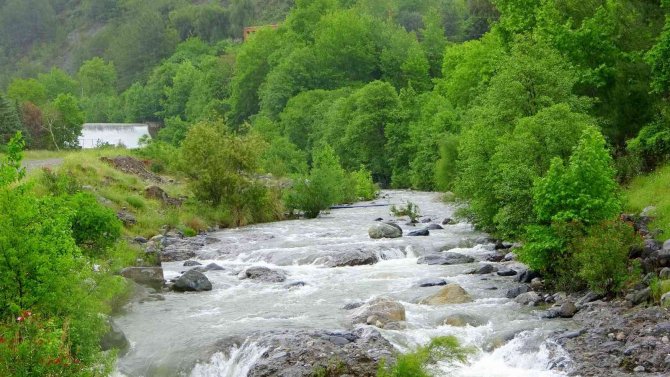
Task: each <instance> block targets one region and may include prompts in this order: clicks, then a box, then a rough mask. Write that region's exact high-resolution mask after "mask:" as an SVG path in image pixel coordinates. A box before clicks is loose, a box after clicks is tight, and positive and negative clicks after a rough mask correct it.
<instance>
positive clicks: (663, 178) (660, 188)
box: [623, 164, 670, 235]
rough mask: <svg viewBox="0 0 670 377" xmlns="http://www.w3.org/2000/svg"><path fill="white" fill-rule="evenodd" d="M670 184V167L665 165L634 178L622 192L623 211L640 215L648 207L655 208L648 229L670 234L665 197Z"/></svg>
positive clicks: (669, 209)
mask: <svg viewBox="0 0 670 377" xmlns="http://www.w3.org/2000/svg"><path fill="white" fill-rule="evenodd" d="M668 182H670V166H668V165H667V164H666V165H664V166H661V167H659V168H658V169H657V170H656V171H654V172H651V173H648V174H646V175H643V176H639V177H636V178H634V179H633V180H632V181H631V182H630V183H629V184H628V187H626V188H625V190H624V195H623V196H624V198H625V201H624V202H625V207H626V208H625V210H626V212H631V213H640V212H642V210H643V209H644V208H646V207H648V206H654V207H656V211H654V212H655V214H654V220H653V221H652V222H651V223H650V224H649V226H650V229H661V230H662V231H663V233H662V234H664V235H665V234H670V197H669V196H668V195H666V192H667V190H668Z"/></svg>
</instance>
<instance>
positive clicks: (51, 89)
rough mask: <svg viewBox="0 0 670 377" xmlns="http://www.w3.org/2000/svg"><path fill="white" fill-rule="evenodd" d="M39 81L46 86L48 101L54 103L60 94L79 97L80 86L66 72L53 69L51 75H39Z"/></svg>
mask: <svg viewBox="0 0 670 377" xmlns="http://www.w3.org/2000/svg"><path fill="white" fill-rule="evenodd" d="M37 81H39V82H40V83H41V84H42V85H44V89H45V94H46V97H47V100H50V101H53V100H54V99H56V97H58V95H59V94H72V95H73V96H75V97H76V96H78V95H79V92H80V91H79V90H77V88H79V84H78V83H77V81H76V80H75V79H73V78H72V77H70V75H68V74H67V73H66V72H65V71H63V70H61V69H59V68H57V67H53V68H51V70H50V71H49V73H40V74H39V75H37Z"/></svg>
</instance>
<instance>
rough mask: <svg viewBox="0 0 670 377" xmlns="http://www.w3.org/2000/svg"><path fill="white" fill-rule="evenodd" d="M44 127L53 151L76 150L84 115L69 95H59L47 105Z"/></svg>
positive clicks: (73, 98) (77, 103)
mask: <svg viewBox="0 0 670 377" xmlns="http://www.w3.org/2000/svg"><path fill="white" fill-rule="evenodd" d="M44 125H45V128H46V129H47V132H48V135H49V136H48V137H49V139H50V140H51V146H52V147H54V148H55V149H58V150H60V149H62V148H64V149H68V148H76V147H77V146H78V145H79V141H78V138H79V135H81V130H82V126H83V125H84V113H83V111H81V108H80V107H79V102H78V101H77V99H76V98H75V97H74V96H72V95H71V94H61V95H59V96H58V97H56V99H55V100H54V101H53V102H52V103H50V104H48V105H47V108H46V111H45V114H44Z"/></svg>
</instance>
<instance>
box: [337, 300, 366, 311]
mask: <svg viewBox="0 0 670 377" xmlns="http://www.w3.org/2000/svg"><path fill="white" fill-rule="evenodd" d="M363 305H365V303H364V302H362V301H361V302H350V303H348V304H346V305H344V306H343V307H342V309H344V310H353V309H356V308H360V307H361V306H363Z"/></svg>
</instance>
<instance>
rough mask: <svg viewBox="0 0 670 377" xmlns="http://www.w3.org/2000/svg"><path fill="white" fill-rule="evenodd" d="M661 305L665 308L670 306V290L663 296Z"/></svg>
mask: <svg viewBox="0 0 670 377" xmlns="http://www.w3.org/2000/svg"><path fill="white" fill-rule="evenodd" d="M661 306H662V307H664V308H667V307H670V292H666V293H664V294H663V296H661Z"/></svg>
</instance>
